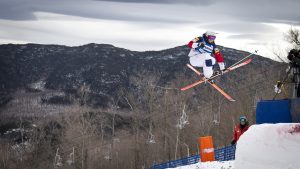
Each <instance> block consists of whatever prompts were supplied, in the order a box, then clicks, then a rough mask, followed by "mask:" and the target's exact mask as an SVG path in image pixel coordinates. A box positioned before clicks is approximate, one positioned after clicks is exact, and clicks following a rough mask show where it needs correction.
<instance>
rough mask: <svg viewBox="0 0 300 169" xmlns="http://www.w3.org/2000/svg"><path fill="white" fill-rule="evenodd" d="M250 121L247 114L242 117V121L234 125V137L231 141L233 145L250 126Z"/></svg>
mask: <svg viewBox="0 0 300 169" xmlns="http://www.w3.org/2000/svg"><path fill="white" fill-rule="evenodd" d="M249 127H250V126H249V122H248V120H247V118H246V116H241V117H240V123H239V124H237V125H236V126H235V127H234V132H233V139H232V141H231V145H234V144H236V142H237V141H238V140H239V138H240V137H241V135H242V134H244V133H245V132H246V131H247V130H248V128H249Z"/></svg>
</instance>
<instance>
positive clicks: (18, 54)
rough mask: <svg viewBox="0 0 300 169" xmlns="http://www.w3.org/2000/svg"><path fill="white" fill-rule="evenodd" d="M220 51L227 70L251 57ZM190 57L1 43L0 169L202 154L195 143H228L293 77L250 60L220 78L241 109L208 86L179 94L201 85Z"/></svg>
mask: <svg viewBox="0 0 300 169" xmlns="http://www.w3.org/2000/svg"><path fill="white" fill-rule="evenodd" d="M219 48H220V49H221V51H222V53H223V55H224V58H225V62H226V64H227V66H229V65H232V64H233V63H235V62H237V61H239V60H240V59H242V58H243V57H245V56H247V55H249V53H248V52H245V51H239V50H235V49H230V48H226V47H222V46H219ZM188 52H189V49H188V48H187V47H186V46H178V47H175V48H171V49H166V50H162V51H145V52H137V51H130V50H127V49H122V48H118V47H114V46H112V45H107V44H88V45H84V46H78V47H68V46H59V45H39V44H26V45H15V44H8V45H0V146H1V148H0V151H1V153H0V158H1V157H2V158H1V159H4V160H3V162H2V161H1V162H2V163H1V166H5V167H6V166H7V167H8V168H26V169H27V168H33V167H34V168H53V159H57V157H58V156H60V157H61V160H62V161H61V162H59V163H58V164H59V166H61V165H64V167H65V168H74V167H75V168H82V167H83V168H106V169H113V168H120V166H122V168H150V166H152V165H153V164H157V163H161V162H164V161H168V160H171V159H174V155H175V159H176V158H178V157H184V156H186V155H187V153H188V154H195V153H197V151H198V141H197V140H198V138H199V136H208V135H210V136H213V138H214V145H215V146H216V147H221V146H224V145H228V144H230V142H231V137H232V128H233V127H234V125H235V123H236V120H238V117H239V116H240V115H246V116H247V117H248V119H249V121H250V122H251V123H252V124H253V123H255V106H256V102H257V101H259V100H261V99H272V98H273V97H274V95H275V93H274V84H276V81H277V80H280V79H283V77H285V76H286V75H287V74H286V72H285V69H286V68H287V64H285V63H279V62H276V61H273V60H271V59H268V58H264V57H261V56H258V55H254V56H252V58H253V61H252V63H250V64H249V65H247V66H244V67H241V68H239V69H236V70H235V71H232V72H230V73H228V74H226V75H223V76H221V77H218V78H215V82H216V84H218V86H220V87H221V88H222V89H224V90H225V91H226V92H228V93H229V94H230V95H231V96H232V97H233V98H234V99H235V100H236V102H229V101H228V100H226V99H224V97H223V95H221V94H220V93H219V92H218V91H216V90H215V89H214V88H212V87H211V86H210V85H207V84H205V83H204V84H201V85H198V86H196V87H194V88H192V89H189V90H187V91H184V92H182V91H180V90H179V89H180V88H181V87H184V86H186V85H188V84H191V83H193V82H195V81H198V80H199V77H198V76H197V75H196V74H195V73H194V72H193V71H191V70H190V69H189V68H187V66H186V63H188V62H189V58H188V56H187V54H188ZM216 69H218V66H216ZM200 70H201V69H200ZM288 89H289V86H288V84H286V85H285V91H284V92H282V93H281V94H279V95H278V97H281V98H282V97H287V96H286V94H288V93H287V92H288ZM2 147H3V148H2ZM186 149H188V152H187V151H186ZM74 153H75V159H76V160H75V162H74V161H73V162H72V160H71V162H70V161H69V158H70V155H71V154H74ZM1 155H3V156H1ZM73 156H74V155H73ZM79 159H80V160H79ZM16 162H17V163H16ZM72 163H73V164H72ZM70 164H71V165H70ZM88 166H89V167H88ZM7 167H6V168H7ZM54 167H55V168H56V166H54Z"/></svg>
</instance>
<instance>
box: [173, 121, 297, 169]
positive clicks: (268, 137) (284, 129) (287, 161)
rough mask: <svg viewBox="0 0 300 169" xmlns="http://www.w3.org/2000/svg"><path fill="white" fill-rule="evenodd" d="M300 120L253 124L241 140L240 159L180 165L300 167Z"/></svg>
mask: <svg viewBox="0 0 300 169" xmlns="http://www.w3.org/2000/svg"><path fill="white" fill-rule="evenodd" d="M299 154H300V124H299V123H285V124H261V125H253V126H251V127H250V128H249V130H248V131H247V132H246V133H245V134H244V135H242V137H241V138H240V140H239V141H238V143H237V150H236V160H235V161H226V162H208V163H197V164H194V165H190V166H183V167H178V168H177V169H254V168H255V169H300V158H299Z"/></svg>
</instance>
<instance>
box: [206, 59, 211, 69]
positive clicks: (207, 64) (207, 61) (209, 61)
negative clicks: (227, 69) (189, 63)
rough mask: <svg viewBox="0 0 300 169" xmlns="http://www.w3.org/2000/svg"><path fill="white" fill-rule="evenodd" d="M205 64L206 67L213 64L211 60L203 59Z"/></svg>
mask: <svg viewBox="0 0 300 169" xmlns="http://www.w3.org/2000/svg"><path fill="white" fill-rule="evenodd" d="M205 65H206V66H207V67H209V66H212V65H213V64H212V60H211V59H208V60H205Z"/></svg>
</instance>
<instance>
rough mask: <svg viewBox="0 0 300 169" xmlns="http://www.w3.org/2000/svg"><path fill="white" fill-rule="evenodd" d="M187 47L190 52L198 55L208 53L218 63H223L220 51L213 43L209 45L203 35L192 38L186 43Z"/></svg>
mask: <svg viewBox="0 0 300 169" xmlns="http://www.w3.org/2000/svg"><path fill="white" fill-rule="evenodd" d="M188 47H189V48H191V49H192V50H195V51H197V52H199V53H209V54H213V55H214V56H215V58H216V60H217V62H218V63H221V62H224V59H223V56H222V54H221V52H220V50H219V49H218V48H217V47H216V44H215V42H213V43H209V41H208V39H207V37H206V36H205V34H203V36H202V37H201V36H199V37H196V38H194V39H193V40H191V41H190V42H189V43H188Z"/></svg>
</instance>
